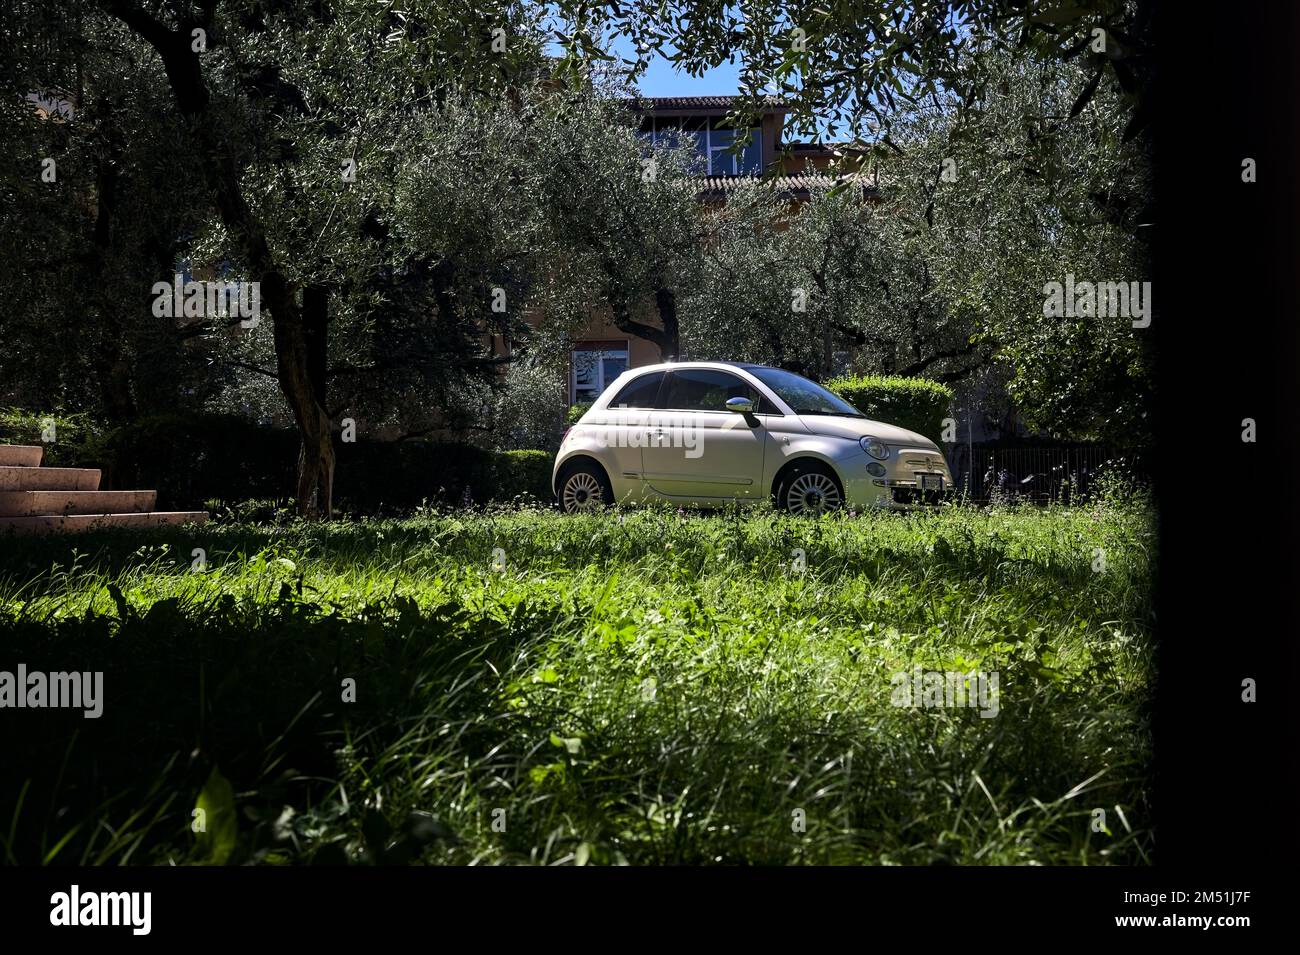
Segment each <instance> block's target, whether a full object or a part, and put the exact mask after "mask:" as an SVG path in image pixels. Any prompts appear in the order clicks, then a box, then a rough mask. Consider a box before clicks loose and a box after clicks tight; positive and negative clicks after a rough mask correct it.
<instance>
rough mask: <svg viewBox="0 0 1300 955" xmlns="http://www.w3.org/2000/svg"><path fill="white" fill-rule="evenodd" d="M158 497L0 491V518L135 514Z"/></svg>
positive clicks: (122, 493) (134, 493)
mask: <svg viewBox="0 0 1300 955" xmlns="http://www.w3.org/2000/svg"><path fill="white" fill-rule="evenodd" d="M157 500H158V492H157V491H0V517H38V516H44V515H50V514H138V513H140V512H142V511H152V510H153V506H154V503H155V502H156V501H157Z"/></svg>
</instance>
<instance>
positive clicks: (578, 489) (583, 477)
mask: <svg viewBox="0 0 1300 955" xmlns="http://www.w3.org/2000/svg"><path fill="white" fill-rule="evenodd" d="M558 496H559V499H560V509H561V510H562V511H564V513H566V514H579V513H582V512H584V511H599V510H601V509H602V508H605V507H608V506H610V505H611V504H613V503H614V492H613V491H612V490H611V489H610V486H609V479H608V478H606V477H605V474H604V472H603V471H601V469H600V468H599V467H597V466H596V465H594V464H585V463H584V464H576V465H574V466H573V467H572V468H567V469H566V470H565V471H564V473H563V474H561V475H560V492H559V495H558Z"/></svg>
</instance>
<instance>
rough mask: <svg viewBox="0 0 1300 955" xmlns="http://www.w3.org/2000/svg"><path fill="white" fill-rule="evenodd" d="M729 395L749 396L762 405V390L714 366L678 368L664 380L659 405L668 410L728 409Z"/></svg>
mask: <svg viewBox="0 0 1300 955" xmlns="http://www.w3.org/2000/svg"><path fill="white" fill-rule="evenodd" d="M728 398H748V399H750V400H751V401H753V402H754V406H755V409H759V408H760V403H761V396H760V395H759V393H758V390H757V389H756V388H754V387H752V386H751V385H749V384H747V383H746V382H744V381H742V380H741V379H739V378H737V377H736V376H735V375H732V374H729V373H728V372H725V371H718V370H717V369H714V368H678V369H675V370H674V371H673V372H671V373H670V374H669V375H668V380H667V382H665V383H664V388H663V394H662V396H661V397H660V399H659V407H660V408H663V409H665V410H667V411H726V410H727V399H728Z"/></svg>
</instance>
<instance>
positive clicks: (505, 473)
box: [493, 451, 555, 501]
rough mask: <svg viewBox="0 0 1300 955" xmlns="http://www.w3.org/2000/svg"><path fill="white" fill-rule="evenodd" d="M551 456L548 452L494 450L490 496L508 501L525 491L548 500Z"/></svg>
mask: <svg viewBox="0 0 1300 955" xmlns="http://www.w3.org/2000/svg"><path fill="white" fill-rule="evenodd" d="M554 463H555V455H554V454H552V453H551V452H550V451H498V452H497V455H496V483H495V486H494V489H493V490H494V494H493V497H494V498H495V499H496V500H498V501H510V500H514V499H515V498H517V497H519V495H521V494H527V495H529V496H531V497H535V498H537V499H539V500H542V501H549V500H550V499H551V498H552V496H553V494H552V491H551V467H552V465H553V464H554Z"/></svg>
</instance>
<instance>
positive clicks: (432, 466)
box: [73, 415, 554, 519]
mask: <svg viewBox="0 0 1300 955" xmlns="http://www.w3.org/2000/svg"><path fill="white" fill-rule="evenodd" d="M78 447H79V448H80V450H79V452H78V454H79V457H78V460H76V461H75V462H73V463H76V464H84V465H88V466H93V467H98V468H100V469H102V470H103V471H104V487H105V488H150V489H156V490H157V491H158V500H159V506H160V507H161V508H164V509H167V510H182V509H190V508H206V509H207V510H209V511H212V512H213V513H214V514H215V513H217V511H216V510H214V509H213V507H210V506H208V505H209V504H211V503H213V502H219V508H218V509H220V510H223V511H224V510H227V509H228V510H229V511H230V513H231V514H232V515H235V516H236V519H240V518H241V517H242V518H247V517H249V516H251V512H246V511H245V510H244V509H241V507H240V504H241V502H271V501H283V500H284V499H285V498H288V497H291V496H292V494H293V489H294V480H295V472H296V469H297V463H298V436H297V434H296V433H294V432H292V431H288V430H285V429H282V428H267V427H262V426H259V425H256V424H253V423H251V422H249V421H247V420H245V419H242V418H238V417H234V416H229V415H159V416H155V417H149V418H143V419H141V420H140V421H137V422H135V423H133V424H130V425H126V426H124V427H122V428H118V429H116V430H114V431H111V432H109V433H108V434H106V435H105V436H104V437H103V438H102V439H101V440H98V441H97V442H96V443H95V444H94V445H93V446H92V445H89V444H87V445H85V446H84V447H83V446H78ZM334 449H335V454H336V464H335V472H334V503H335V507H336V508H337V509H338V510H339V511H341V512H344V513H348V512H352V513H358V514H397V513H404V512H409V511H412V510H414V509H415V508H417V507H419V506H420V505H421V504H423V503H425V502H433V503H437V504H447V505H460V504H464V503H466V502H472V503H475V504H486V503H488V502H492V501H508V500H513V499H515V498H516V497H518V496H519V495H521V494H528V495H532V496H534V497H537V498H539V499H542V500H549V499H550V498H551V487H550V481H551V464H552V462H553V461H554V456H553V454H552V453H551V452H549V451H506V452H492V451H487V450H484V449H483V448H479V447H475V446H473V445H469V444H458V443H450V442H441V443H439V442H432V441H375V440H371V439H368V438H364V437H359V438H358V439H357V440H356V441H355V442H348V443H346V444H345V443H343V442H341V441H338V440H336V441H335V443H334ZM83 459H84V460H83ZM262 510H265V508H263V509H262ZM272 510H275V508H272ZM257 513H258V514H261V513H262V511H261V510H259V511H257ZM264 516H267V515H264Z"/></svg>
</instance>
